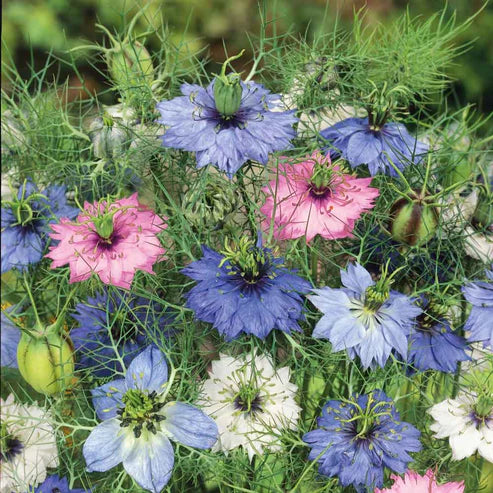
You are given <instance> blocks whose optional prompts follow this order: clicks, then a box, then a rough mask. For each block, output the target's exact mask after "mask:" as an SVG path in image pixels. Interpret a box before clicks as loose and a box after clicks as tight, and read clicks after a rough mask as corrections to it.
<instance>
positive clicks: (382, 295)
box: [307, 264, 421, 368]
mask: <svg viewBox="0 0 493 493" xmlns="http://www.w3.org/2000/svg"><path fill="white" fill-rule="evenodd" d="M341 281H342V284H343V285H344V287H343V288H340V289H332V288H328V287H324V288H321V289H314V290H313V292H314V294H312V295H308V296H307V298H308V299H309V300H310V301H311V302H312V303H313V304H314V305H315V306H316V307H317V308H318V309H319V310H320V311H321V312H322V313H323V316H322V318H321V319H320V320H319V321H318V323H317V325H316V326H315V329H314V331H313V337H315V338H317V339H328V340H329V341H330V342H331V343H332V350H333V351H342V350H344V349H345V350H347V352H348V355H349V357H350V358H352V359H354V358H355V357H356V356H359V358H360V359H361V363H362V365H363V366H364V367H365V368H368V367H372V368H373V367H374V366H375V365H378V366H381V367H382V368H383V367H384V366H385V363H386V362H387V359H388V358H389V356H390V353H391V352H392V351H393V350H395V351H396V352H397V353H399V354H400V355H401V357H402V358H403V359H406V358H407V349H408V341H407V336H408V335H409V333H410V332H411V329H412V328H413V327H414V325H415V323H416V317H417V316H418V315H419V314H420V313H421V308H419V307H418V306H416V305H415V304H414V303H413V301H412V300H411V299H410V298H408V297H407V296H405V295H404V294H401V293H399V292H397V291H391V290H390V289H389V283H388V281H387V280H386V279H385V276H384V277H382V279H380V280H379V281H378V282H377V283H375V281H373V279H372V278H371V275H370V273H369V272H368V271H367V270H366V269H365V268H364V267H362V266H361V265H359V264H354V265H353V264H349V265H348V268H347V270H346V271H344V270H341Z"/></svg>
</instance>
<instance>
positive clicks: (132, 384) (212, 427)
mask: <svg viewBox="0 0 493 493" xmlns="http://www.w3.org/2000/svg"><path fill="white" fill-rule="evenodd" d="M170 378H171V377H170ZM172 383H173V382H172V381H168V365H167V364H166V361H165V359H164V355H163V354H162V353H161V352H160V351H159V350H158V349H157V348H155V347H148V348H147V349H145V350H144V351H142V352H141V353H140V354H139V355H138V356H136V357H135V358H134V359H133V360H132V362H131V363H130V365H129V367H128V370H127V372H126V374H125V378H121V379H117V380H112V381H111V382H109V383H107V384H105V385H102V386H101V387H97V388H95V389H94V390H92V391H91V393H92V395H93V403H94V407H95V409H96V414H97V415H98V417H99V419H101V420H102V422H101V423H99V424H98V425H97V426H96V427H95V428H94V429H93V430H92V431H91V433H90V435H89V437H88V438H87V440H86V441H85V443H84V447H83V454H84V458H85V460H86V463H87V470H88V471H89V472H91V471H98V472H105V471H108V470H109V469H112V468H113V467H115V466H117V465H118V464H120V463H123V468H124V469H125V471H126V472H127V473H128V474H129V475H130V476H131V477H132V478H133V479H134V480H135V481H136V482H137V483H138V484H139V486H141V487H142V488H145V489H146V490H149V491H152V492H153V493H159V492H160V491H161V490H162V489H163V488H164V486H165V485H166V484H167V483H168V481H169V480H170V477H171V473H172V472H173V465H174V460H175V458H174V451H173V447H172V445H171V442H170V439H171V440H174V441H176V442H179V443H182V444H183V445H186V446H188V447H195V448H199V449H207V448H210V447H212V446H213V445H214V443H215V442H216V441H217V437H218V429H217V425H216V423H215V421H214V420H213V419H212V418H210V417H209V416H207V415H206V414H205V413H204V412H203V411H201V410H200V409H197V408H196V407H194V406H191V405H190V404H186V403H184V402H176V401H171V402H169V401H168V402H167V398H166V397H167V395H168V391H169V388H170V387H171V385H172Z"/></svg>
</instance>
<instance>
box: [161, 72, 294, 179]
mask: <svg viewBox="0 0 493 493" xmlns="http://www.w3.org/2000/svg"><path fill="white" fill-rule="evenodd" d="M216 80H217V79H215V80H214V81H212V82H211V83H210V84H209V86H208V87H207V88H203V87H201V86H198V85H195V84H183V85H182V86H181V92H182V94H183V96H179V97H176V98H174V99H172V100H170V101H162V102H160V103H158V105H157V109H158V111H159V112H160V113H161V118H160V119H159V120H158V122H159V123H161V124H163V125H165V126H166V127H167V130H166V132H165V134H164V136H163V137H162V141H163V145H164V146H165V147H171V148H173V149H183V150H185V151H192V152H195V155H196V158H197V167H198V168H202V167H204V166H207V165H208V164H212V165H213V166H216V167H217V168H219V169H220V170H222V171H224V172H225V173H226V174H227V175H228V176H229V178H232V177H233V175H234V174H235V173H236V172H237V171H238V169H239V168H240V167H241V165H242V164H243V163H245V162H246V161H248V160H252V161H257V162H259V163H261V164H267V160H268V159H269V154H270V153H272V152H275V151H283V150H286V149H289V148H290V147H292V145H291V142H290V141H291V140H292V139H293V138H294V137H295V136H296V132H295V130H294V129H293V124H294V123H295V122H296V121H298V119H297V118H296V117H295V116H294V110H293V111H273V110H274V109H276V108H277V107H278V106H279V101H280V97H279V95H277V94H271V93H270V92H269V91H268V90H267V89H265V88H264V87H263V86H262V85H261V84H256V83H255V82H246V83H244V82H240V84H241V88H242V95H241V103H240V106H239V108H238V109H237V110H236V111H235V113H234V114H233V115H227V116H223V115H222V114H221V113H220V112H219V111H218V109H217V108H216V102H215V99H214V98H215V96H214V84H215V81H216Z"/></svg>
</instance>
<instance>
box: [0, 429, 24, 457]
mask: <svg viewBox="0 0 493 493" xmlns="http://www.w3.org/2000/svg"><path fill="white" fill-rule="evenodd" d="M0 434H1V436H0V463H2V462H10V461H11V460H12V459H13V458H14V457H15V456H16V455H18V454H20V453H21V451H22V449H23V448H24V445H23V444H22V442H21V441H20V440H19V439H17V438H15V437H14V436H12V435H11V434H10V433H9V432H8V431H7V424H6V423H3V422H2V423H1V425H0Z"/></svg>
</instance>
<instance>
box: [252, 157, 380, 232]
mask: <svg viewBox="0 0 493 493" xmlns="http://www.w3.org/2000/svg"><path fill="white" fill-rule="evenodd" d="M278 169H279V171H278V176H277V179H276V180H273V181H271V182H270V183H269V185H268V186H266V187H264V188H263V191H264V193H265V194H266V196H267V199H266V202H265V204H264V205H263V206H262V207H261V209H260V211H261V212H262V213H263V214H264V215H265V216H266V219H265V220H264V222H263V226H264V228H265V230H266V231H268V230H269V229H270V226H271V222H273V228H274V229H273V231H274V236H275V237H276V238H277V239H279V240H290V239H294V238H299V237H301V236H306V241H307V242H309V241H311V240H312V239H313V238H314V237H315V236H316V235H317V234H318V235H320V236H322V237H323V238H326V239H329V240H333V239H338V238H348V237H352V231H353V228H354V225H355V222H356V221H357V220H358V219H359V218H360V217H361V214H362V213H363V212H365V211H367V210H369V209H372V208H373V206H374V200H375V198H376V197H377V196H378V194H379V191H378V189H376V188H371V187H370V186H369V185H370V182H371V180H372V179H371V178H356V177H355V176H353V175H350V174H345V173H344V172H343V171H342V170H341V169H340V168H339V166H337V165H335V164H333V163H331V161H330V157H328V156H327V157H326V156H323V155H322V154H321V153H320V151H316V152H314V153H313V154H312V155H311V156H308V157H307V158H306V159H305V160H304V161H302V162H295V161H290V160H288V159H285V160H284V161H282V162H280V163H279V168H278Z"/></svg>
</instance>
